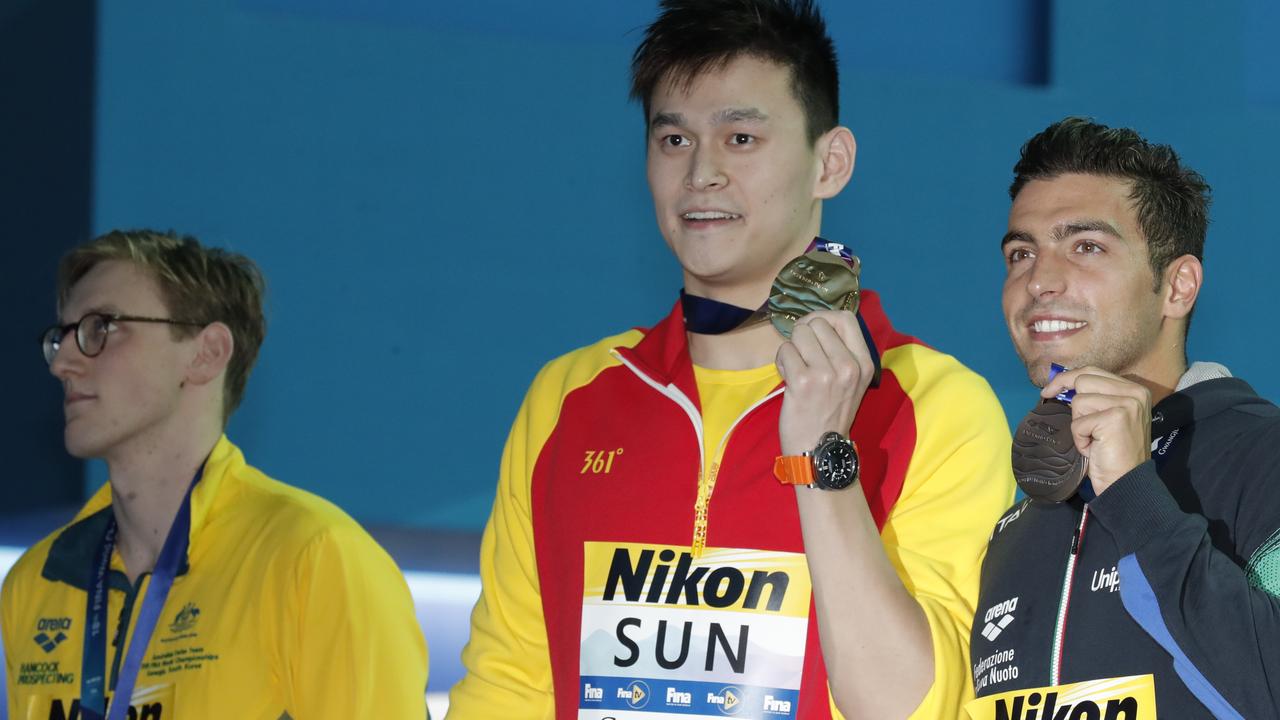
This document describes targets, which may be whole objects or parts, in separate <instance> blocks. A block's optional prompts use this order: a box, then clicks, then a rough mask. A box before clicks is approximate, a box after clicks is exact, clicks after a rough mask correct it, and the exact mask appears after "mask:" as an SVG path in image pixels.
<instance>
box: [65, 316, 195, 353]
mask: <svg viewBox="0 0 1280 720" xmlns="http://www.w3.org/2000/svg"><path fill="white" fill-rule="evenodd" d="M95 318H100V319H102V320H103V321H104V323H106V324H109V323H114V322H145V323H164V324H166V325H185V326H188V327H204V326H205V325H208V324H209V323H202V322H195V321H192V320H175V319H173V318H155V317H144V316H141V315H120V314H117V313H105V312H91V313H85V314H84V315H83V316H81V318H80V319H79V320H77V321H75V322H73V323H67V324H66V325H57V324H55V325H50V326H49V327H48V328H46V329H45V331H44V332H43V333H41V334H40V350H41V352H43V353H44V361H45V362H46V363H48V364H49V365H52V364H53V359H54V358H55V357H57V356H58V350H60V349H61V348H62V341H63V340H65V339H66V337H67V334H68V333H69V332H71V331H72V330H73V329H74V331H75V337H76V347H78V348H79V349H80V354H81V355H84V356H85V357H97V356H99V355H101V354H102V351H103V350H106V349H107V338H109V337H110V336H111V333H110V332H109V331H108V332H104V333H103V334H102V346H101V347H99V348H98V349H97V350H95V351H93V352H89V351H88V350H86V349H85V337H84V334H83V332H82V330H83V328H84V327H85V324H84V323H85V321H86V320H91V319H95Z"/></svg>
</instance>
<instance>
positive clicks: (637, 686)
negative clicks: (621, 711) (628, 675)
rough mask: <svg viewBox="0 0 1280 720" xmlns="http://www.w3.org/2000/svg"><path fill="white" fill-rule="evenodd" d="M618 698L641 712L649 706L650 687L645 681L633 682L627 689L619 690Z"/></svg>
mask: <svg viewBox="0 0 1280 720" xmlns="http://www.w3.org/2000/svg"><path fill="white" fill-rule="evenodd" d="M618 697H620V698H622V699H623V700H626V701H627V707H629V708H631V709H632V710H639V709H640V708H642V707H644V706H645V705H648V704H649V686H648V685H645V684H644V681H643V680H632V681H631V684H629V685H627V686H626V687H625V688H619V689H618Z"/></svg>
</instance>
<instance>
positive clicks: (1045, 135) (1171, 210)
mask: <svg viewBox="0 0 1280 720" xmlns="http://www.w3.org/2000/svg"><path fill="white" fill-rule="evenodd" d="M1068 173H1081V174H1085V175H1099V176H1103V177H1110V178H1115V179H1118V180H1125V181H1128V182H1129V184H1130V192H1129V198H1130V200H1132V201H1133V204H1134V208H1135V209H1136V210H1137V215H1138V225H1139V227H1140V228H1141V229H1142V234H1143V235H1144V236H1146V240H1147V258H1148V261H1149V262H1150V263H1151V270H1152V272H1153V273H1154V274H1155V290H1156V291H1159V289H1160V282H1161V276H1162V275H1163V274H1164V271H1165V269H1166V268H1168V267H1169V263H1171V262H1173V261H1174V259H1176V258H1179V257H1181V256H1183V255H1193V256H1195V258H1196V259H1197V260H1200V261H1201V262H1203V261H1204V239H1205V234H1206V233H1207V231H1208V229H1209V205H1210V203H1211V202H1212V197H1211V192H1212V190H1211V189H1210V187H1209V184H1208V183H1206V182H1205V180H1204V178H1203V177H1201V175H1200V173H1198V172H1196V171H1195V170H1192V169H1191V168H1189V167H1186V166H1184V165H1183V164H1182V161H1181V160H1180V159H1179V158H1178V153H1176V152H1174V150H1173V148H1171V147H1169V146H1168V145H1155V144H1152V143H1150V142H1147V140H1146V139H1145V138H1143V137H1142V136H1141V135H1139V134H1138V133H1137V132H1135V131H1133V130H1130V129H1128V128H1110V127H1107V126H1106V125H1100V124H1098V123H1096V122H1093V121H1092V120H1090V119H1088V118H1082V117H1067V118H1064V119H1062V120H1059V121H1058V122H1056V123H1053V124H1052V125H1050V126H1049V127H1047V128H1045V129H1044V130H1043V131H1042V132H1040V134H1038V135H1036V136H1035V137H1033V138H1031V139H1030V140H1028V141H1027V144H1026V145H1023V146H1022V157H1021V158H1019V160H1018V162H1017V164H1016V165H1014V166H1013V174H1014V179H1013V184H1012V185H1010V186H1009V198H1010V199H1011V200H1016V199H1017V198H1018V193H1019V192H1021V191H1022V188H1023V187H1024V186H1025V185H1026V184H1027V183H1028V182H1031V181H1032V180H1051V179H1053V178H1056V177H1058V176H1059V175H1065V174H1068Z"/></svg>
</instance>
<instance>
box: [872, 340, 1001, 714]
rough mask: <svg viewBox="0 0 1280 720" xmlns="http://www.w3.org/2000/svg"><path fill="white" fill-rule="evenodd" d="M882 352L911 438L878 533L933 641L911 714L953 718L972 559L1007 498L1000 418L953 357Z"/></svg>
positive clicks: (962, 684)
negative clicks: (925, 683)
mask: <svg viewBox="0 0 1280 720" xmlns="http://www.w3.org/2000/svg"><path fill="white" fill-rule="evenodd" d="M894 352H904V353H910V354H911V357H910V358H890V357H888V356H889V355H890V354H892V353H894ZM886 356H887V357H886V364H888V363H889V362H893V366H894V370H895V373H896V374H897V376H898V379H899V380H900V381H901V382H902V385H903V388H904V389H905V390H906V391H907V393H908V394H909V396H910V397H911V399H912V403H913V407H914V411H915V415H916V443H915V450H914V452H913V453H912V459H911V462H910V465H909V466H908V469H907V476H906V479H905V481H904V483H903V488H902V494H901V496H900V497H899V500H898V503H897V504H896V505H895V506H894V508H893V510H892V511H891V512H890V514H889V517H888V519H887V520H886V522H885V525H884V527H883V528H882V530H881V539H882V541H883V543H884V547H885V551H886V552H887V553H888V555H889V559H890V561H891V562H892V563H893V565H894V567H895V568H896V569H897V571H898V576H899V577H900V578H901V579H902V582H903V584H904V585H905V586H906V588H907V591H908V592H910V593H911V595H912V596H913V597H915V599H916V601H917V602H918V603H920V606H921V607H922V608H923V609H924V613H925V617H926V618H927V619H928V622H929V631H930V633H931V635H932V638H933V663H934V682H933V686H932V688H931V689H930V690H929V692H928V694H926V695H925V698H924V700H923V701H922V702H921V704H920V706H919V707H918V708H917V709H916V711H915V713H914V714H913V715H912V717H913V718H921V719H922V720H923V719H925V718H929V719H930V720H932V719H934V718H957V717H962V715H961V713H962V712H963V711H962V707H963V705H964V702H965V701H966V700H968V699H970V698H972V697H973V681H972V679H971V678H970V674H969V670H968V662H969V630H970V627H971V626H972V623H973V613H974V605H975V604H976V603H977V599H978V581H979V579H980V572H981V567H982V556H983V553H984V552H985V550H986V546H987V539H988V537H989V535H990V532H991V528H992V527H993V526H994V525H995V522H996V520H997V519H999V517H1000V514H1001V513H1002V512H1004V510H1005V509H1007V508H1008V507H1009V506H1010V505H1011V504H1012V503H1013V496H1014V482H1013V472H1012V470H1011V467H1010V464H1009V447H1010V438H1009V428H1008V423H1007V421H1006V420H1005V416H1004V411H1003V410H1002V409H1001V407H1000V403H999V401H998V400H997V399H996V397H995V394H994V393H993V392H992V391H991V388H990V387H989V386H988V385H987V383H986V381H985V380H983V379H982V378H981V377H980V376H978V375H977V374H975V373H973V372H971V371H969V370H967V369H965V368H964V367H963V366H962V365H960V364H959V363H958V362H956V361H955V360H954V359H953V358H951V357H949V356H947V355H943V354H941V353H938V352H936V351H934V350H930V349H928V348H924V347H921V346H918V345H912V346H905V347H903V348H901V349H895V350H891V351H890V352H889V353H886Z"/></svg>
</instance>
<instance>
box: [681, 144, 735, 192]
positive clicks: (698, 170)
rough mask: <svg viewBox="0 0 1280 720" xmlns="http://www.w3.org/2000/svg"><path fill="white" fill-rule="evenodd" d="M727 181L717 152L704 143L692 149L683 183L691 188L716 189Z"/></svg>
mask: <svg viewBox="0 0 1280 720" xmlns="http://www.w3.org/2000/svg"><path fill="white" fill-rule="evenodd" d="M728 183H729V178H728V176H727V175H725V172H724V168H723V167H722V163H721V158H720V156H719V153H717V152H716V151H715V149H714V148H711V147H708V146H706V145H703V146H700V147H698V148H696V149H694V151H693V153H691V155H690V160H689V175H688V177H686V178H685V184H686V185H688V186H689V188H690V189H691V190H718V189H720V188H722V187H724V186H725V185H727V184H728Z"/></svg>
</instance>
